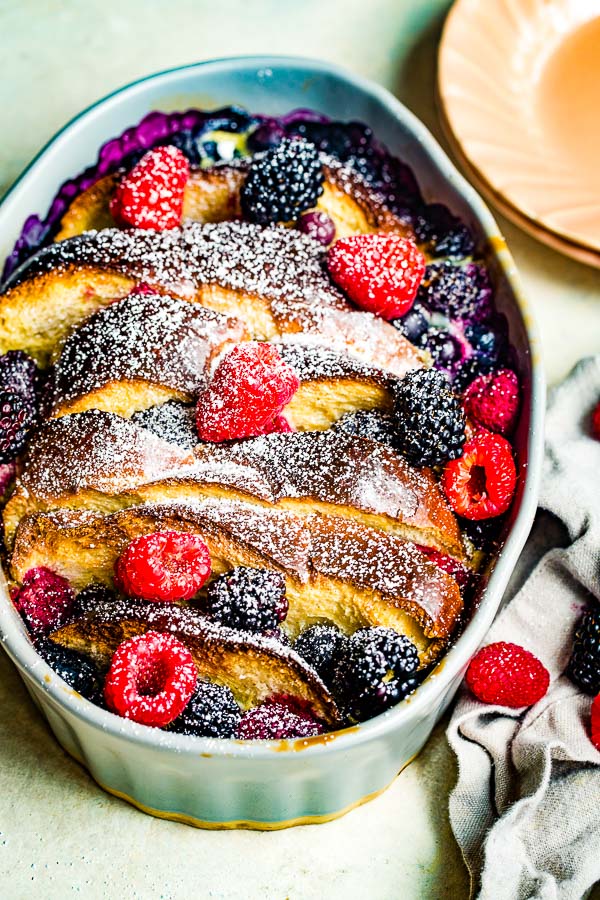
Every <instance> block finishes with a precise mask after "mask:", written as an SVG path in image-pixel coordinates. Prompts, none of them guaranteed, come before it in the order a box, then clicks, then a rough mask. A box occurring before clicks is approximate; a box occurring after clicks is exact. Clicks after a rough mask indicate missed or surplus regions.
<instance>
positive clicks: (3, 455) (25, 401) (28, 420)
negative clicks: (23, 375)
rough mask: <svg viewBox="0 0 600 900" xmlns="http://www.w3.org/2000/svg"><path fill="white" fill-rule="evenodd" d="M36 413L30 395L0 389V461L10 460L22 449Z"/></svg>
mask: <svg viewBox="0 0 600 900" xmlns="http://www.w3.org/2000/svg"><path fill="white" fill-rule="evenodd" d="M36 415H37V410H36V406H35V403H34V401H33V400H32V399H31V398H30V397H27V396H24V395H23V394H15V393H14V392H13V391H3V390H0V463H7V462H12V460H13V459H14V458H15V457H16V456H18V454H19V453H20V452H21V450H23V448H24V447H25V444H26V442H27V437H28V435H29V431H30V429H31V426H32V425H33V423H34V422H35V418H36Z"/></svg>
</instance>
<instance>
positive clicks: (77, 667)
mask: <svg viewBox="0 0 600 900" xmlns="http://www.w3.org/2000/svg"><path fill="white" fill-rule="evenodd" d="M231 115H232V133H231V135H229V137H228V134H227V130H226V127H225V126H226V121H227V111H225V112H223V111H221V112H220V114H219V116H217V117H216V119H211V116H210V114H203V113H196V112H194V111H189V112H188V113H186V114H185V116H184V117H179V116H178V114H172V115H170V116H166V117H162V118H161V114H156V119H155V120H153V123H154V124H157V123H162V124H160V128H159V129H158V131H157V137H156V140H155V141H151V142H150V144H149V143H148V140H149V137H148V136H149V134H150V133H151V128H149V126H148V123H146V125H145V127H144V134H143V138H142V137H140V140H139V141H138V137H137V134H136V130H135V129H132V130H130V131H129V132H128V134H127V138H126V140H123V142H122V144H121V143H120V142H119V141H120V139H117V141H116V143H115V142H112V144H111V146H110V148H109V152H108V151H107V152H103V153H101V155H100V161H99V164H98V167H97V169H96V170H94V171H88V172H86V173H84V174H83V175H82V176H80V177H78V178H76V179H75V180H73V181H71V182H70V183H69V185H68V190H67V189H66V188H65V190H64V191H61V192H60V193H59V195H58V197H57V199H56V201H55V203H54V204H53V206H52V209H51V212H50V214H49V217H48V219H47V220H46V222H45V223H43V224H41V223H40V226H39V228H38V231H37V232H36V236H35V237H32V236H31V234H30V233H29V232H28V230H27V229H28V228H30V224H28V225H27V227H26V229H25V231H24V233H23V235H22V238H21V240H20V241H19V243H18V245H17V247H16V249H15V253H14V254H12V255H11V257H10V258H9V260H8V263H7V266H8V269H7V271H10V270H11V269H14V267H15V264H16V263H23V265H21V267H20V268H19V269H18V271H16V272H13V274H12V276H11V278H10V280H9V281H8V282H7V284H6V285H5V287H4V290H3V292H2V293H1V294H0V352H2V353H3V354H4V355H3V356H0V409H1V410H2V417H0V463H2V462H6V463H11V462H12V460H14V459H15V458H17V462H18V472H17V477H16V480H15V482H14V485H13V487H12V491H11V492H10V495H9V496H8V498H7V502H6V504H5V508H4V527H5V543H6V549H7V553H8V556H9V561H10V571H11V574H12V578H13V582H14V583H13V585H12V587H13V597H14V603H15V606H16V608H17V609H18V610H19V612H20V613H21V616H22V617H23V619H24V621H25V624H26V626H27V628H28V629H29V632H30V634H31V636H32V639H33V640H34V642H35V644H36V647H37V648H38V651H39V652H40V654H41V655H42V656H44V657H45V658H46V659H47V660H48V661H49V663H50V664H51V665H52V666H53V667H54V668H55V670H56V671H57V672H59V673H60V674H61V675H62V676H63V677H64V678H65V679H66V680H67V681H68V682H69V683H72V684H76V685H80V684H82V681H81V678H79V677H78V676H77V675H76V674H73V673H76V672H78V671H79V672H81V667H82V666H87V670H86V671H88V672H89V671H92V672H94V671H95V672H96V675H94V676H93V677H92V680H95V683H96V684H98V683H100V682H101V683H102V689H101V691H100V693H98V691H97V690H95V692H93V691H91V689H90V690H89V691H88V690H87V689H86V690H84V693H85V695H86V696H88V697H90V698H91V699H93V701H94V702H100V703H102V704H105V705H106V706H107V707H108V709H109V710H110V711H112V712H114V713H116V714H117V715H120V716H123V717H125V718H132V719H134V720H135V721H138V722H142V723H144V724H147V725H152V726H155V727H167V728H170V729H172V730H175V731H182V732H183V733H186V734H194V735H199V736H203V735H204V736H206V735H209V736H218V737H234V736H237V737H238V738H241V739H258V738H269V737H306V736H310V735H312V734H319V733H321V732H322V731H323V730H330V729H331V728H335V727H338V726H339V724H340V723H344V722H360V721H363V720H365V719H368V718H371V717H372V716H373V715H376V714H377V713H379V712H381V711H383V710H385V709H387V708H389V707H390V706H392V705H393V704H394V703H396V702H398V701H399V700H401V699H402V698H404V697H405V696H407V695H408V694H410V693H411V692H412V691H413V690H415V689H416V688H417V686H418V684H419V683H420V681H421V680H422V679H423V678H424V677H426V675H427V673H428V671H429V670H430V667H431V666H432V665H433V663H434V662H435V661H436V660H437V659H439V657H440V654H441V653H442V652H443V650H444V648H445V647H446V646H447V645H448V643H449V642H450V641H451V639H452V637H453V635H454V634H456V631H457V628H458V627H459V623H460V622H461V621H462V620H463V619H464V617H465V615H468V608H469V606H470V604H471V603H472V600H473V592H474V585H475V584H476V581H477V578H478V576H477V575H476V572H475V569H476V566H475V565H474V562H473V561H474V559H475V558H476V557H478V556H481V554H482V552H483V551H484V550H489V549H491V547H492V546H493V543H490V537H489V536H490V533H491V535H492V540H494V539H495V536H497V534H498V529H497V528H496V529H494V528H493V523H494V522H495V521H497V522H501V519H502V516H503V515H504V513H505V512H506V511H507V510H508V508H509V506H510V502H511V499H512V496H513V493H514V489H515V479H516V471H515V466H514V461H513V455H512V450H511V447H510V444H509V442H508V440H507V439H506V436H510V433H511V431H512V429H513V428H514V426H515V422H516V417H517V415H518V401H519V396H518V381H517V376H516V374H515V373H514V372H512V371H510V370H509V369H508V368H507V363H508V362H509V360H510V356H509V353H508V345H507V341H506V336H505V334H504V332H503V330H502V326H501V323H500V320H499V319H498V318H497V317H496V316H495V313H494V310H493V305H492V303H491V286H490V284H489V280H488V277H487V273H486V270H485V268H484V267H483V265H482V264H481V263H478V262H473V260H472V259H471V255H472V253H473V251H474V245H473V242H472V239H471V237H470V235H469V232H468V230H467V229H466V228H465V226H463V225H462V223H460V222H458V220H456V219H455V218H454V217H453V216H452V215H451V214H450V213H449V212H448V211H447V210H445V208H444V207H441V206H439V205H436V204H430V205H428V204H426V203H425V202H424V200H423V198H422V197H421V195H420V193H419V190H418V187H417V186H416V183H415V182H414V179H413V178H412V175H411V174H410V173H409V172H408V170H407V169H406V167H405V166H403V165H402V164H401V163H400V162H399V161H397V160H394V158H393V157H391V156H390V155H389V154H388V153H387V151H385V148H382V147H381V146H380V145H379V144H378V143H377V142H376V141H374V139H373V138H372V135H371V134H370V133H369V132H368V130H365V129H364V128H363V127H362V126H359V125H358V124H357V123H349V124H347V125H343V124H341V123H328V122H326V121H323V120H322V119H319V118H318V117H317V118H310V117H308V118H306V117H303V115H302V114H296V115H292V116H291V117H286V118H285V119H282V120H280V121H279V120H266V119H264V118H262V117H260V116H256V117H253V116H250V115H249V114H245V113H243V112H241V111H236V112H235V114H234V113H233V111H232V112H231ZM217 120H218V125H217V124H214V125H213V126H212V127H211V124H210V123H211V122H213V123H216V122H217ZM193 122H196V123H197V130H196V131H194V128H195V127H196V126H193V127H192V125H190V123H193ZM224 128H225V130H224ZM190 129H191V130H190ZM227 148H228V149H227ZM227 154H229V155H227ZM28 221H29V220H28ZM90 229H93V230H90ZM32 251H37V252H32ZM27 354H29V356H28V355H27ZM36 362H37V364H38V365H37V366H36ZM432 366H433V367H432ZM500 369H501V370H502V371H498V370H500ZM500 382H501V383H502V390H501V391H500V390H499V387H498V385H499V384H500ZM499 397H500V400H499V399H498V398H499ZM484 520H489V523H488V522H487V521H484ZM490 523H491V528H490V527H489V525H490ZM291 642H293V649H290V647H289V645H290V643H291ZM90 667H91V668H90ZM107 668H108V672H106V669H107Z"/></svg>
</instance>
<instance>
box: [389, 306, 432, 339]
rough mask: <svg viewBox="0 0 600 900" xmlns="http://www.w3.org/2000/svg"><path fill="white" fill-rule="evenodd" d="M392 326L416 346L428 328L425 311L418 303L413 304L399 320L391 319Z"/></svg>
mask: <svg viewBox="0 0 600 900" xmlns="http://www.w3.org/2000/svg"><path fill="white" fill-rule="evenodd" d="M392 325H393V326H394V328H397V329H398V331H400V332H402V334H403V335H404V337H405V338H406V339H407V340H408V341H410V342H411V343H412V344H418V343H419V341H420V340H421V338H422V337H423V335H425V334H427V329H428V328H429V319H428V318H427V310H426V309H425V307H424V306H422V305H421V304H420V303H414V304H413V306H412V308H411V309H410V310H409V311H408V312H407V313H406V315H405V316H402V318H401V319H392Z"/></svg>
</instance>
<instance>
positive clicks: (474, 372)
mask: <svg viewBox="0 0 600 900" xmlns="http://www.w3.org/2000/svg"><path fill="white" fill-rule="evenodd" d="M495 368H496V365H495V364H494V363H493V362H491V361H490V360H489V359H486V358H485V357H481V356H470V357H469V358H468V359H465V360H464V361H463V362H462V363H461V364H460V366H459V367H458V369H457V370H456V373H455V375H454V379H453V381H452V387H453V388H454V390H455V391H456V392H457V393H459V394H462V393H464V391H465V390H466V389H467V388H468V387H469V385H470V384H471V382H472V381H474V380H475V379H476V378H477V376H478V375H489V374H490V372H493V371H494V369H495Z"/></svg>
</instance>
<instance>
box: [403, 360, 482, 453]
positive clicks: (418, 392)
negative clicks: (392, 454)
mask: <svg viewBox="0 0 600 900" xmlns="http://www.w3.org/2000/svg"><path fill="white" fill-rule="evenodd" d="M394 415H395V419H396V445H397V447H398V449H399V450H400V452H401V453H402V454H403V455H404V456H405V457H406V459H407V460H408V461H409V462H410V463H412V464H413V465H415V466H437V465H440V464H441V463H445V462H447V461H448V460H449V459H455V458H456V457H457V456H459V455H460V452H461V450H462V447H463V444H464V441H465V414H464V411H463V409H462V406H461V404H460V401H459V400H458V398H457V397H455V395H454V394H453V393H452V390H451V388H450V385H449V384H448V381H447V379H446V376H445V375H444V373H443V372H438V371H437V370H436V369H419V370H417V371H415V372H409V373H408V375H405V376H404V378H402V380H401V381H399V382H398V383H397V384H396V385H395V386H394Z"/></svg>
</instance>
